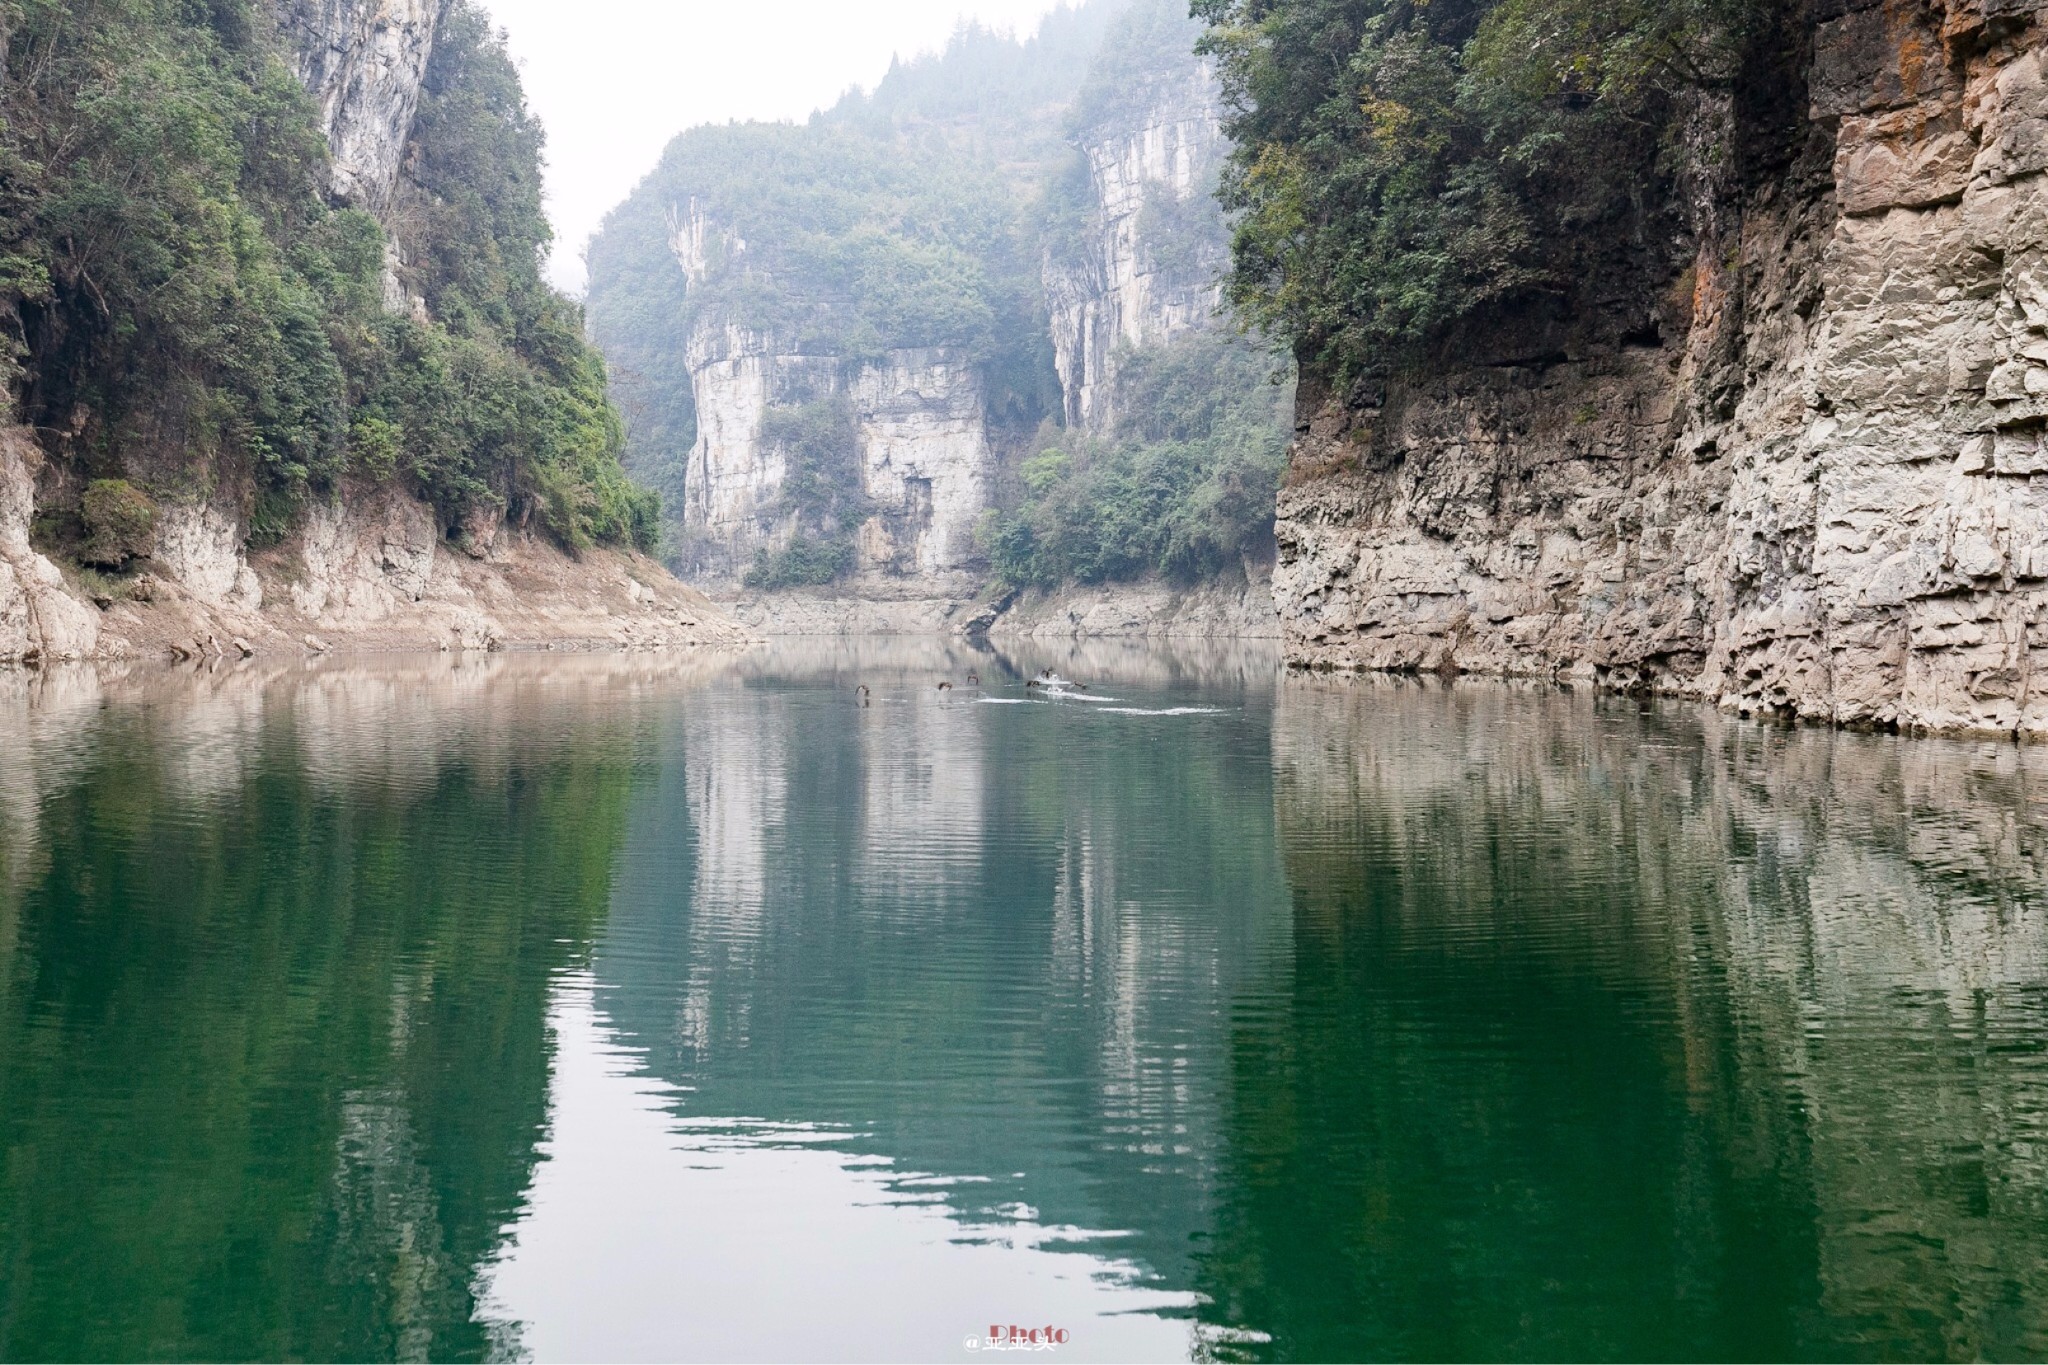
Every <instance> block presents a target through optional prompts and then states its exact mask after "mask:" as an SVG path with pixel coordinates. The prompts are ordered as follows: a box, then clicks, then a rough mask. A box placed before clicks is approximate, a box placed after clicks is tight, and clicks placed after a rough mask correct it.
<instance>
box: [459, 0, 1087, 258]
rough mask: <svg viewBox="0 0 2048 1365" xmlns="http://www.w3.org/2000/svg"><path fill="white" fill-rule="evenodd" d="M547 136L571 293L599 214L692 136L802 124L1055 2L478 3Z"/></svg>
mask: <svg viewBox="0 0 2048 1365" xmlns="http://www.w3.org/2000/svg"><path fill="white" fill-rule="evenodd" d="M483 3H484V5H485V7H486V8H487V9H489V10H490V12H491V15H492V17H493V18H495V19H496V20H497V22H498V24H499V26H500V27H502V28H504V29H505V30H506V31H507V32H508V33H509V34H510V36H511V46H512V55H513V56H514V57H515V58H517V59H518V61H519V64H520V68H521V71H522V73H523V75H524V77H525V82H526V95H527V100H528V101H529V103H530V104H531V105H532V107H533V109H534V111H535V112H536V113H538V114H539V115H540V118H541V121H542V122H543V123H544V124H545V125H546V126H547V131H548V174H547V193H548V216H549V218H550V219H551V220H552V221H553V222H554V225H555V253H554V260H553V263H552V266H551V268H550V271H549V273H550V275H551V276H552V277H553V278H554V281H555V283H556V284H558V285H560V286H561V287H563V288H565V289H568V290H570V291H571V292H572V293H576V292H581V290H582V287H583V259H582V258H583V244H584V242H585V241H586V240H588V239H589V237H590V234H591V233H592V232H594V231H596V229H597V225H598V223H599V222H600V221H601V220H602V219H603V218H604V215H605V211H606V210H607V209H609V208H611V207H612V205H614V204H616V203H618V202H619V201H620V200H621V199H623V198H625V197H626V194H627V192H628V191H629V190H631V189H632V188H633V186H634V185H635V184H636V183H638V181H639V179H640V177H641V176H643V175H645V174H646V173H647V172H648V171H649V170H651V169H653V167H654V163H655V161H656V160H657V159H658V158H659V157H660V155H661V149H662V148H663V147H665V146H666V145H668V140H669V139H670V138H671V137H673V136H675V135H676V134H677V133H679V132H681V131H682V130H683V129H685V128H687V127H690V126H691V125H692V124H697V123H712V122H716V123H723V122H725V121H726V120H728V119H802V118H805V117H807V116H808V115H809V114H810V112H811V111H812V110H813V109H816V108H819V107H820V106H822V105H827V104H830V103H831V102H832V101H834V100H836V99H837V98H838V97H839V95H840V93H841V92H842V91H844V90H845V89H846V88H847V87H848V86H850V85H860V86H865V87H872V86H873V85H874V84H875V82H876V81H878V80H880V79H881V78H882V76H883V74H884V73H885V72H887V71H888V69H889V59H890V57H891V56H892V55H894V54H896V53H901V54H903V55H904V56H906V57H908V56H911V55H913V54H915V53H918V52H923V51H928V50H930V49H933V48H937V47H942V46H944V44H945V41H946V39H947V38H948V37H949V36H950V35H951V33H952V31H953V28H954V26H955V25H956V24H958V23H959V22H960V21H961V20H962V19H964V18H973V19H978V20H980V21H981V22H982V23H984V24H987V25H989V26H990V27H994V28H1008V29H1014V30H1016V31H1018V32H1028V31H1030V30H1031V29H1032V28H1034V27H1035V26H1036V25H1037V23H1038V20H1039V19H1040V18H1041V17H1042V16H1044V15H1045V14H1046V13H1048V12H1049V11H1051V10H1052V9H1053V8H1054V6H1055V5H1056V4H1057V0H574V3H568V2H567V0H483Z"/></svg>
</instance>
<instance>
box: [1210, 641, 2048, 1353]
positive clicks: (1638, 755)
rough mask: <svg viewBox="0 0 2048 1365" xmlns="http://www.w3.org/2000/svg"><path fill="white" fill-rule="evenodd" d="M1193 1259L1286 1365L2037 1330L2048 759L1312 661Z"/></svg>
mask: <svg viewBox="0 0 2048 1365" xmlns="http://www.w3.org/2000/svg"><path fill="white" fill-rule="evenodd" d="M1273 750H1274V768H1275V774H1276V776H1275V786H1276V801H1277V808H1278V811H1279V830H1280V838H1281V841H1282V844H1283V847H1284V850H1285V861H1286V867H1287V875H1288V878H1289V880H1290V882H1291V883H1292V885H1293V887H1294V895H1295V917H1294V963H1293V979H1292V981H1291V983H1290V985H1289V988H1288V991H1287V994H1286V998H1285V1000H1284V1001H1282V1002H1275V1003H1274V1004H1273V1006H1272V1007H1271V1008H1270V1009H1268V1010H1265V1011H1262V1012H1261V1013H1260V1014H1258V1015H1257V1016H1250V1015H1245V1014H1243V1013H1242V1012H1241V1014H1240V1020H1241V1026H1240V1027H1239V1029H1238V1030H1237V1032H1236V1036H1235V1040H1234V1051H1235V1056H1234V1061H1233V1070H1232V1086H1231V1092H1230V1096H1229V1101H1228V1102H1229V1107H1230V1111H1231V1117H1230V1120H1229V1121H1228V1122H1227V1124H1226V1131H1227V1133H1228V1140H1227V1142H1226V1145H1225V1149H1226V1151H1227V1153H1228V1156H1227V1157H1226V1158H1225V1167H1226V1169H1225V1171H1224V1172H1223V1175H1222V1180H1223V1190H1224V1193H1223V1195H1222V1202H1223V1205H1224V1210H1223V1214H1222V1220H1221V1226H1220V1228H1219V1237H1218V1245H1217V1248H1216V1251H1215V1253H1214V1254H1213V1255H1212V1256H1210V1257H1209V1258H1208V1259H1207V1261H1206V1264H1205V1265H1204V1268H1203V1276H1202V1283H1203V1286H1204V1288H1205V1289H1207V1290H1208V1292H1209V1293H1211V1294H1212V1295H1213V1296H1214V1298H1215V1300H1216V1305H1215V1308H1214V1310H1213V1311H1215V1312H1216V1313H1218V1314H1219V1315H1222V1316H1224V1317H1229V1318H1242V1319H1245V1320H1249V1321H1255V1322H1258V1323H1259V1324H1261V1325H1263V1326H1265V1327H1266V1328H1268V1329H1269V1330H1271V1331H1273V1332H1274V1333H1275V1335H1276V1337H1277V1342H1276V1344H1275V1346H1274V1348H1273V1349H1274V1350H1276V1351H1278V1352H1281V1353H1284V1354H1287V1355H1291V1356H1297V1357H1304V1358H1369V1357H1384V1356H1402V1357H1454V1356H1496V1357H1554V1356H1565V1355H1580V1356H1586V1355H1591V1356H1602V1357H1636V1358H1667V1357H1701V1358H1729V1359H1734V1358H1820V1357H1828V1356H1841V1355H1848V1356H1853V1357H1859V1358H1868V1357H1872V1356H1882V1357H1887V1358H1929V1359H1943V1358H1946V1359H1967V1358H1978V1357H1985V1358H1995V1359H1997V1358H2003V1359H2011V1358H2038V1357H2040V1356H2041V1355H2042V1354H2044V1352H2048V1270H2044V1267H2048V1231H2044V1229H2048V1163H2044V1156H2043V1153H2044V1150H2048V1149H2044V1146H2043V1144H2044V1140H2048V1050H2044V1047H2048V993H2044V983H2048V915H2044V906H2043V894H2044V888H2043V881H2042V869H2043V859H2044V854H2048V819H2044V816H2048V751H2043V750H2039V749H2026V750H2016V749H2014V748H2012V747H2010V746H2005V745H1999V746H1981V747H1980V746H1976V745H1958V744H1948V743H1936V742H1926V741H1912V742H1901V741H1898V740H1892V739H1880V738H1870V737H1859V736H1851V735H1837V734H1830V733H1826V732H1820V731H1811V730H1802V731H1796V732H1787V731H1778V730H1771V729H1763V728H1758V727H1754V726H1749V725H1743V724H1737V723H1732V722H1728V721H1725V720H1723V719H1722V718H1720V717H1718V716H1716V715H1714V714H1712V713H1710V712H1703V711H1701V710H1700V709H1698V708H1693V707H1672V708H1668V709H1658V710H1656V711H1654V712H1648V713H1644V712H1641V711H1639V710H1638V709H1637V708H1636V707H1635V706H1634V705H1633V704H1627V703H1619V702H1612V701H1608V702H1594V701H1591V700H1587V699H1584V698H1579V697H1570V696H1564V695H1560V694H1557V693H1554V692H1550V691H1547V690H1532V691H1516V690H1510V689H1507V688H1497V687H1476V686H1475V687H1469V688H1467V687H1459V688H1457V689H1453V690H1446V689H1442V688H1437V687H1429V686H1424V685H1421V684H1417V683H1413V682H1408V683H1400V682H1392V681H1388V680H1384V679H1381V680H1357V681H1310V680H1303V679H1292V680H1290V681H1289V683H1288V685H1287V686H1286V687H1284V688H1283V690H1282V692H1281V694H1280V698H1279V703H1278V705H1277V707H1276V712H1275V720H1274V735H1273Z"/></svg>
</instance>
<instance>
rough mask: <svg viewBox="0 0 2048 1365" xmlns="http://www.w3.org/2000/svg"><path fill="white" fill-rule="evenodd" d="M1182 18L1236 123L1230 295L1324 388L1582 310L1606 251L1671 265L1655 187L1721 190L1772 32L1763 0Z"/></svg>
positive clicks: (1237, 11) (1429, 6)
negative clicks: (1530, 321) (1456, 341)
mask: <svg viewBox="0 0 2048 1365" xmlns="http://www.w3.org/2000/svg"><path fill="white" fill-rule="evenodd" d="M1194 8H1195V10H1196V12H1197V13H1198V14H1200V15H1201V16H1202V17H1203V18H1205V19H1206V20H1207V21H1208V22H1209V23H1210V25H1211V26H1212V27H1211V29H1210V32H1209V34H1208V36H1207V37H1206V39H1205V40H1204V42H1205V47H1206V50H1208V51H1209V52H1211V53H1213V54H1214V55H1215V56H1216V57H1217V58H1218V60H1219V64H1220V67H1221V71H1222V76H1223V79H1224V82H1225V87H1226V91H1227V92H1228V95H1229V97H1230V99H1231V101H1232V104H1233V107H1234V111H1235V113H1234V117H1233V119H1232V121H1231V124H1230V128H1229V131H1230V133H1231V135H1232V136H1233V138H1234V139H1235V141H1236V143H1237V147H1236V151H1235V153H1234V158H1233V162H1232V166H1231V169H1230V171H1229V173H1228V174H1227V176H1226V182H1225V199H1226V203H1227V204H1228V205H1229V206H1230V207H1231V208H1232V209H1233V210H1234V211H1235V212H1236V214H1237V227H1236V238H1235V252H1236V266H1235V272H1234V274H1233V276H1232V279H1231V283H1230V290H1229V292H1230V296H1231V299H1232V301H1233V302H1234V303H1235V305H1236V306H1237V307H1238V308H1239V310H1240V311H1241V312H1242V313H1243V315H1244V316H1246V317H1247V318H1249V319H1251V320H1253V321H1255V322H1257V323H1260V324H1262V325H1264V326H1266V327H1267V328H1269V329H1271V330H1272V331H1273V332H1274V333H1276V334H1277V335H1280V336H1283V337H1286V338H1288V339H1289V340H1291V341H1292V342H1293V343H1294V345H1295V348H1296V353H1297V355H1298V356H1299V357H1300V358H1301V359H1302V360H1303V361H1304V362H1305V363H1308V364H1311V365H1314V366H1315V367H1317V368H1318V369H1319V370H1321V371H1323V372H1325V373H1327V374H1329V375H1332V376H1334V377H1337V378H1339V379H1344V378H1355V377H1359V376H1363V375H1368V374H1373V373H1381V374H1384V373H1387V372H1389V371H1391V370H1395V369H1399V368H1401V367H1403V366H1406V365H1410V364H1413V363H1415V362H1416V361H1418V360H1419V359H1420V358H1421V357H1423V356H1424V355H1426V354H1428V353H1429V352H1430V351H1431V349H1432V348H1433V347H1436V346H1439V345H1440V344H1441V343H1443V342H1444V341H1446V340H1447V339H1451V338H1454V337H1456V336H1457V335H1459V334H1460V330H1461V329H1464V330H1465V331H1467V332H1470V331H1471V330H1473V329H1474V328H1475V327H1476V326H1478V325H1482V324H1483V320H1484V319H1485V318H1487V317H1488V316H1497V315H1498V314H1499V313H1500V311H1501V310H1502V309H1504V308H1508V307H1513V306H1519V305H1527V304H1529V303H1531V302H1534V301H1541V300H1544V299H1550V300H1565V299H1580V298H1582V297H1583V296H1585V295H1586V294H1587V292H1588V291H1593V290H1597V289H1598V288H1599V287H1600V286H1601V283H1602V279H1603V277H1604V276H1605V275H1607V274H1609V273H1610V272H1612V271H1613V270H1614V269H1615V268H1616V267H1617V255H1618V254H1619V256H1620V257H1621V258H1622V260H1621V264H1622V266H1623V267H1625V268H1633V267H1635V266H1640V267H1642V268H1644V269H1646V270H1647V271H1648V272H1649V273H1651V274H1654V273H1656V272H1657V271H1658V270H1660V269H1670V268H1672V266H1673V263H1675V261H1676V260H1677V259H1678V257H1679V255H1680V254H1681V250H1680V245H1681V244H1680V238H1681V237H1682V236H1683V235H1684V233H1685V232H1686V231H1687V230H1688V229H1689V228H1690V227H1692V226H1693V225H1691V224H1688V223H1687V222H1685V221H1684V220H1683V217H1682V215H1681V214H1680V213H1679V212H1678V208H1677V205H1676V202H1675V201H1676V198H1677V194H1676V193H1675V191H1676V190H1677V189H1678V188H1680V187H1681V186H1682V184H1683V182H1684V181H1685V180H1686V179H1688V178H1690V179H1692V180H1694V181H1695V182H1697V181H1699V180H1700V179H1702V178H1711V177H1713V176H1716V175H1720V174H1725V173H1726V166H1725V160H1726V158H1728V157H1730V156H1732V155H1734V153H1735V150H1736V149H1735V148H1734V147H1732V146H1730V145H1729V144H1728V142H1727V140H1726V138H1725V132H1724V129H1723V128H1722V127H1721V126H1720V120H1721V118H1722V116H1723V113H1724V111H1725V109H1726V105H1727V100H1728V96H1729V95H1730V92H1731V91H1732V90H1733V89H1734V87H1735V86H1736V84H1737V81H1738V77H1739V75H1740V73H1741V71H1742V69H1743V66H1744V62H1745V59H1746V54H1747V53H1748V51H1749V49H1750V48H1751V46H1752V45H1754V44H1757V43H1759V42H1765V41H1770V40H1772V39H1774V38H1775V37H1776V36H1777V35H1776V30H1775V29H1774V28H1773V27H1772V24H1771V22H1770V20H1771V18H1772V15H1773V13H1774V10H1773V7H1772V6H1771V4H1770V3H1769V0H1668V2H1667V0H1432V2H1430V3H1424V2H1423V0H1194ZM1716 162H1721V163H1723V164H1720V165H1716V164H1715V163H1716ZM1617 247H1619V248H1620V251H1619V253H1618V252H1617ZM1631 251H1633V252H1634V254H1635V255H1636V256H1637V257H1639V258H1643V259H1639V260H1637V261H1634V262H1629V261H1628V260H1626V257H1627V256H1628V254H1629V253H1630V252H1631Z"/></svg>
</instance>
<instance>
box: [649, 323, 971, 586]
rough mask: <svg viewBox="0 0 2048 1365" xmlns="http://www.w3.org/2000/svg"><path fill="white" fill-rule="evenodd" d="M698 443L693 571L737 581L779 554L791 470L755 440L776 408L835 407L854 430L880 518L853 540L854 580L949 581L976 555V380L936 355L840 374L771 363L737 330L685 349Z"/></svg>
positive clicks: (802, 360)
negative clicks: (826, 403) (866, 576)
mask: <svg viewBox="0 0 2048 1365" xmlns="http://www.w3.org/2000/svg"><path fill="white" fill-rule="evenodd" d="M689 361H690V380H691V387H692V390H693V392H694V393H695V395H696V403H697V443H696V445H695V446H693V447H692V448H691V451H690V460H689V465H688V469H687V473H686V475H685V485H684V487H685V493H684V498H685V501H684V509H685V511H684V517H685V525H686V527H687V528H688V530H689V533H690V535H691V537H692V538H693V540H694V541H696V542H697V543H698V544H699V545H700V546H703V547H707V548H705V549H700V551H699V556H700V557H699V559H698V565H697V567H698V570H699V572H700V573H701V574H702V576H704V577H707V578H710V579H713V580H718V579H730V578H736V577H737V576H739V575H740V574H741V573H742V572H743V571H744V570H745V569H746V567H747V565H748V564H749V563H750V562H751V561H752V559H753V556H754V553H755V551H756V550H758V549H761V548H764V547H766V548H771V549H772V548H775V547H779V546H780V545H782V544H785V543H787V541H788V540H789V538H790V536H791V535H792V534H794V532H795V529H796V523H795V519H794V515H793V513H792V512H791V511H790V510H789V508H788V507H787V506H786V504H785V500H784V497H783V486H784V483H785V481H786V480H787V478H788V476H789V459H788V456H787V454H786V453H785V452H784V451H783V450H781V449H780V448H779V447H777V446H776V445H774V444H773V443H771V442H768V441H765V440H764V439H763V438H762V428H763V422H764V418H765V416H766V413H767V410H768V408H769V407H770V406H771V405H772V404H775V403H778V402H784V403H789V402H814V401H818V400H821V399H832V398H838V399H841V400H843V401H844V402H846V403H847V405H848V407H849V410H850V414H851V417H852V431H851V438H852V439H853V441H854V442H855V444H856V445H857V447H858V455H859V468H860V478H861V490H860V491H861V493H862V495H863V497H865V498H866V499H867V501H868V502H869V504H870V505H871V506H872V507H873V508H874V509H875V510H874V515H873V516H871V517H869V518H868V520H867V521H866V522H864V523H862V525H861V526H860V527H859V528H858V529H857V531H856V534H855V537H854V541H855V547H856V551H857V554H858V567H859V568H860V569H861V570H862V571H863V572H871V573H875V574H881V575H892V576H897V577H903V576H919V575H930V574H936V573H942V572H945V571H947V570H952V569H957V568H959V567H961V566H962V565H964V564H966V563H967V562H968V561H970V560H971V559H972V558H973V557H974V555H975V548H974V524H975V521H976V520H977V519H978V518H979V517H980V516H981V514H982V512H983V511H984V510H985V509H986V508H987V507H988V505H989V480H990V476H991V456H990V451H989V443H988V433H987V427H986V423H985V420H984V418H983V412H982V385H981V376H980V374H979V373H978V372H977V371H976V370H975V368H974V367H973V366H972V365H970V364H968V363H967V362H966V360H965V359H964V357H962V356H960V355H959V354H957V353H955V352H952V351H949V350H946V349H943V348H934V349H925V350H903V351H893V352H891V353H890V354H889V356H888V358H887V359H886V360H885V361H883V362H882V363H880V364H875V365H860V366H856V367H853V370H852V375H851V378H850V379H849V378H848V377H847V375H846V370H847V368H848V367H846V366H845V365H843V364H841V362H840V361H839V360H838V359H837V358H836V357H832V356H817V355H789V354H778V353H776V351H775V348H774V345H773V342H772V340H771V339H770V338H768V337H765V336H762V335H759V334H756V333H750V332H746V331H744V330H741V329H739V328H734V327H725V328H722V329H716V330H712V329H705V330H703V331H700V332H699V333H698V335H697V336H696V337H694V338H693V339H692V342H691V346H690V355H689Z"/></svg>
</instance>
